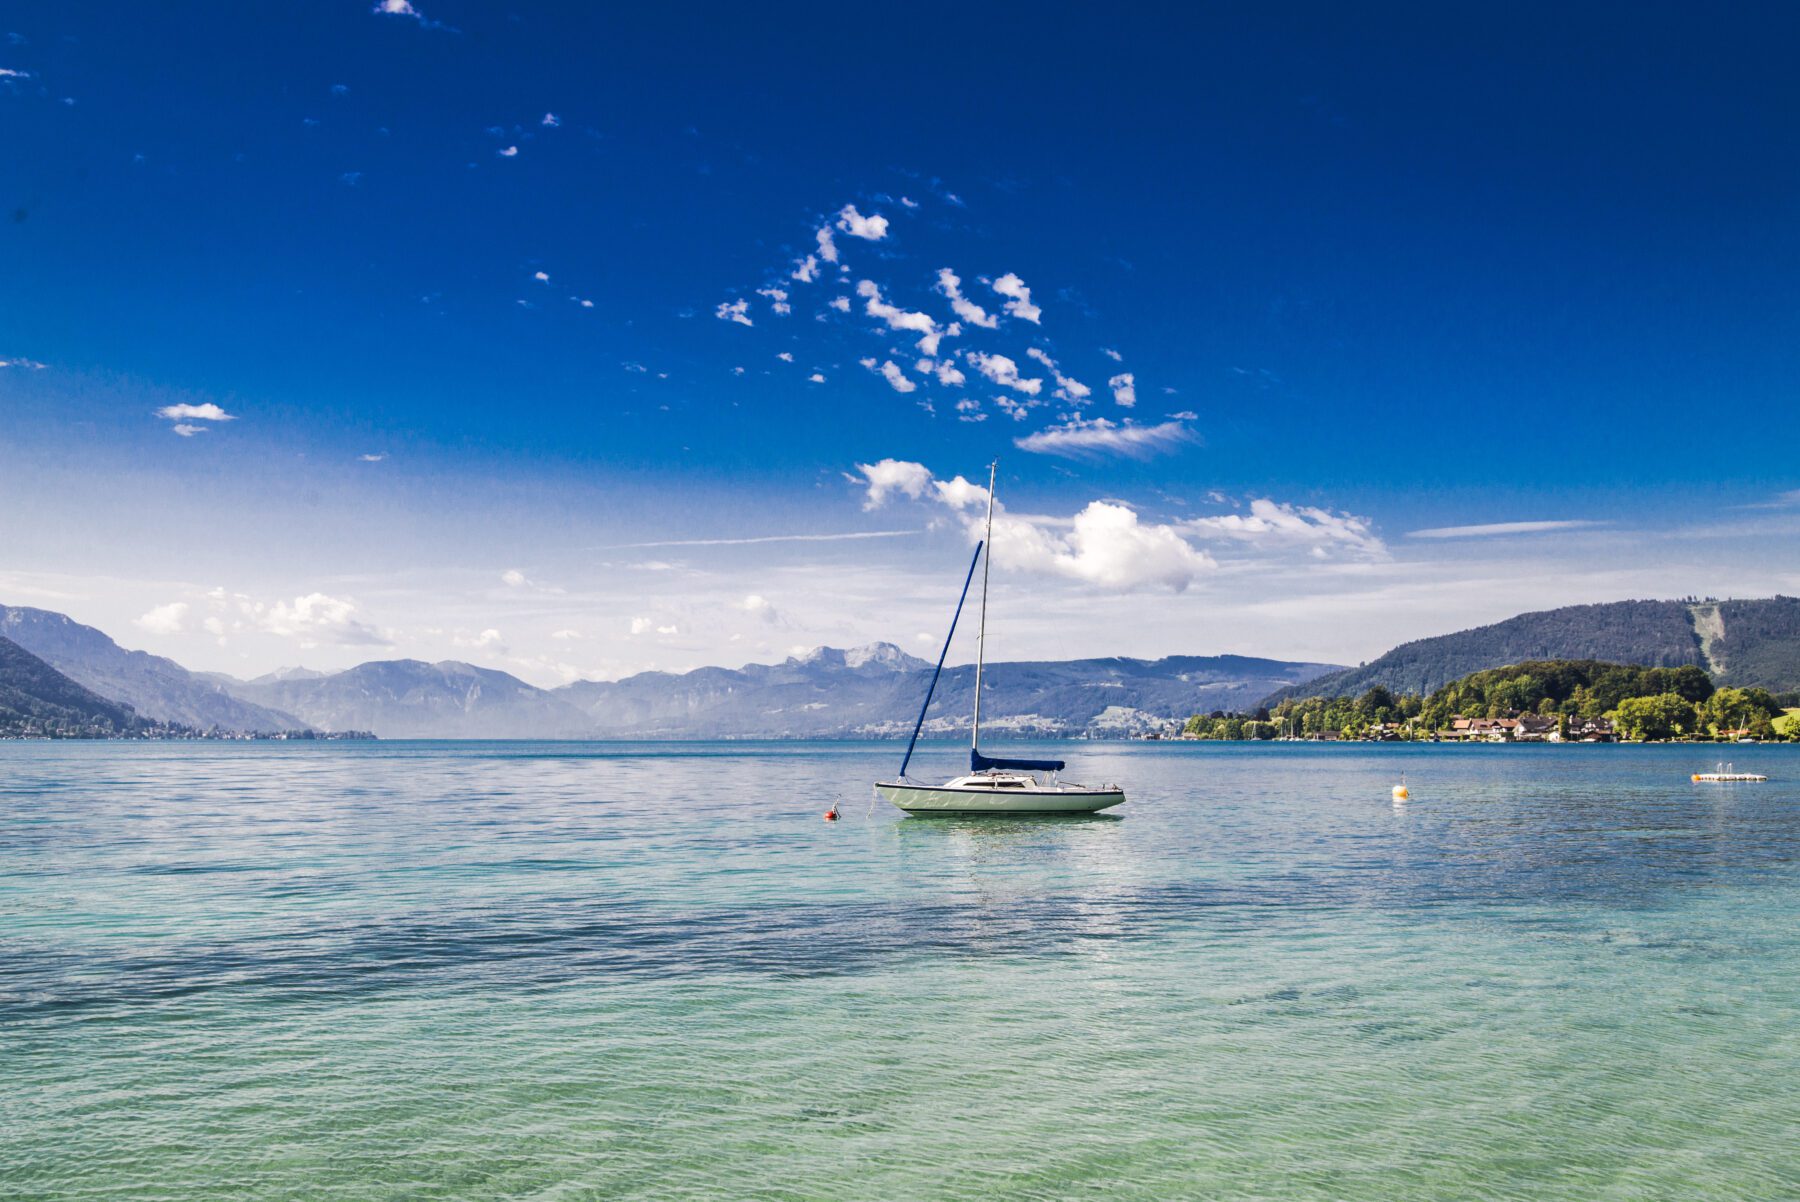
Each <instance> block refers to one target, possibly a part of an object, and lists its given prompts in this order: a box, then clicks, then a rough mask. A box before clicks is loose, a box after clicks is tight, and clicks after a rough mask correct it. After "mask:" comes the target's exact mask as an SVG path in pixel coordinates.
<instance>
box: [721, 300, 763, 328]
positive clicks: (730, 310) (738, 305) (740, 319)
mask: <svg viewBox="0 0 1800 1202" xmlns="http://www.w3.org/2000/svg"><path fill="white" fill-rule="evenodd" d="M713 316H714V317H717V318H718V319H719V320H720V321H735V322H737V323H738V324H739V325H741V326H751V325H755V324H756V323H755V322H753V321H751V320H750V302H749V301H747V300H745V299H743V298H742V297H739V298H738V299H737V300H734V301H729V302H727V303H725V304H722V305H720V306H719V307H718V308H717V309H714V310H713Z"/></svg>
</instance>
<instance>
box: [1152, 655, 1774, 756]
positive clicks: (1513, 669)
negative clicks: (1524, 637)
mask: <svg viewBox="0 0 1800 1202" xmlns="http://www.w3.org/2000/svg"><path fill="white" fill-rule="evenodd" d="M1796 706H1800V694H1797V693H1783V694H1773V693H1770V692H1769V691H1768V690H1767V689H1761V688H1748V689H1739V688H1730V687H1725V688H1720V687H1717V686H1715V685H1714V684H1713V682H1712V679H1711V678H1710V677H1709V676H1707V674H1706V673H1705V672H1704V671H1702V670H1701V669H1700V668H1698V667H1694V666H1692V665H1688V666H1684V667H1678V668H1646V667H1639V666H1636V665H1632V664H1615V663H1607V662H1605V661H1602V660H1530V661H1527V662H1524V663H1518V664H1511V665H1509V666H1507V667H1504V668H1488V669H1485V670H1483V671H1480V672H1472V673H1470V674H1469V675H1467V676H1464V677H1462V678H1461V679H1460V680H1454V681H1451V682H1450V683H1449V684H1447V685H1445V686H1444V687H1442V688H1440V689H1438V690H1436V691H1435V692H1433V693H1431V694H1429V695H1425V696H1421V695H1419V694H1416V693H1403V694H1400V695H1395V694H1394V693H1392V692H1391V691H1389V690H1388V689H1387V688H1385V687H1384V686H1381V685H1376V686H1374V687H1373V688H1370V689H1368V690H1367V691H1366V692H1364V693H1363V694H1362V695H1361V696H1358V697H1307V698H1304V699H1300V698H1294V699H1289V700H1285V701H1283V702H1281V703H1280V704H1279V705H1277V706H1275V707H1274V708H1273V709H1268V708H1264V709H1259V710H1257V711H1256V712H1255V713H1253V714H1248V715H1246V714H1233V713H1225V712H1223V711H1219V710H1215V711H1213V712H1212V713H1210V714H1196V715H1194V716H1193V717H1192V718H1189V719H1188V721H1187V725H1186V727H1185V729H1184V733H1185V734H1187V735H1188V736H1190V737H1194V738H1201V739H1274V738H1280V737H1283V736H1294V737H1301V738H1304V737H1307V736H1315V735H1321V734H1326V733H1333V734H1336V735H1338V737H1340V738H1347V739H1356V738H1363V737H1366V736H1367V735H1368V734H1369V732H1370V731H1371V730H1374V729H1378V728H1387V727H1396V728H1397V729H1395V730H1394V731H1393V732H1392V733H1393V734H1394V735H1395V736H1396V737H1399V738H1410V739H1429V738H1431V737H1432V736H1433V735H1434V734H1435V733H1436V732H1438V731H1441V730H1447V729H1449V728H1450V725H1451V722H1452V721H1453V720H1454V719H1455V718H1458V717H1461V718H1510V717H1516V716H1518V715H1521V714H1538V715H1543V716H1545V717H1550V718H1555V719H1556V720H1557V722H1558V727H1559V729H1560V730H1561V731H1562V732H1563V733H1565V734H1566V733H1567V731H1568V729H1569V726H1570V724H1571V723H1572V722H1573V723H1575V724H1576V725H1577V726H1578V727H1579V725H1580V724H1582V723H1585V722H1587V721H1589V720H1593V719H1599V718H1605V719H1606V720H1608V721H1609V722H1611V723H1612V725H1613V728H1614V730H1615V731H1616V732H1617V734H1618V736H1619V737H1620V738H1623V739H1631V740H1636V741H1650V740H1660V739H1677V738H1679V739H1715V738H1727V737H1738V736H1737V735H1735V734H1732V735H1727V733H1726V732H1745V733H1746V734H1747V735H1748V737H1750V738H1756V739H1775V738H1780V737H1782V735H1783V733H1784V728H1785V735H1786V737H1787V738H1790V739H1793V740H1795V741H1800V717H1796V718H1791V719H1788V720H1786V721H1785V722H1780V721H1779V720H1780V719H1781V718H1782V714H1783V711H1784V710H1786V709H1788V708H1793V707H1796Z"/></svg>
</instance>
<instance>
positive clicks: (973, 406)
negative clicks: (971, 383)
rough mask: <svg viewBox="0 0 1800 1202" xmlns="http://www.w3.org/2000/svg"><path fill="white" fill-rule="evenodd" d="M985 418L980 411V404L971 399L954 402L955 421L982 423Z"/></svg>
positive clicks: (985, 415) (966, 398)
mask: <svg viewBox="0 0 1800 1202" xmlns="http://www.w3.org/2000/svg"><path fill="white" fill-rule="evenodd" d="M987 416H988V415H987V414H985V413H983V412H982V411H981V402H980V401H978V400H975V399H974V398H973V397H964V398H963V399H962V400H960V401H958V402H956V420H957V421H959V422H984V421H986V420H987Z"/></svg>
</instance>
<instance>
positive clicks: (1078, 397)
mask: <svg viewBox="0 0 1800 1202" xmlns="http://www.w3.org/2000/svg"><path fill="white" fill-rule="evenodd" d="M1025 353H1026V354H1027V355H1030V356H1031V357H1032V358H1033V359H1036V360H1037V361H1038V362H1039V363H1042V364H1043V365H1044V366H1045V367H1047V368H1049V369H1050V374H1051V375H1052V376H1055V377H1056V391H1055V392H1053V393H1052V394H1051V395H1052V396H1055V397H1057V398H1059V399H1061V400H1065V401H1067V402H1069V403H1070V404H1071V405H1080V404H1082V403H1083V402H1085V401H1086V400H1087V399H1088V397H1090V396H1092V395H1093V393H1094V390H1093V389H1092V388H1089V387H1088V386H1087V385H1086V384H1083V383H1082V382H1081V381H1080V380H1077V379H1074V378H1072V377H1070V376H1065V375H1063V374H1062V369H1061V368H1059V367H1057V366H1056V360H1054V359H1052V358H1051V357H1050V355H1049V353H1048V352H1046V351H1043V350H1040V349H1038V348H1037V347H1035V346H1034V347H1032V348H1031V349H1030V350H1028V351H1026V352H1025Z"/></svg>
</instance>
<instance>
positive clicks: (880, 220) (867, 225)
mask: <svg viewBox="0 0 1800 1202" xmlns="http://www.w3.org/2000/svg"><path fill="white" fill-rule="evenodd" d="M837 227H838V228H839V229H840V230H843V231H844V232H845V233H846V234H849V235H850V236H851V237H852V238H864V239H867V240H868V241H870V242H879V241H881V240H882V239H883V238H885V237H887V232H888V219H887V218H886V217H883V216H881V215H880V214H879V213H876V214H871V215H870V216H867V217H864V216H863V215H862V214H861V213H859V212H857V211H856V206H855V205H845V206H844V207H843V208H842V209H841V210H839V212H838V219H837ZM819 245H820V248H821V249H823V247H824V241H823V240H822V239H821V241H820V244H819Z"/></svg>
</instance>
